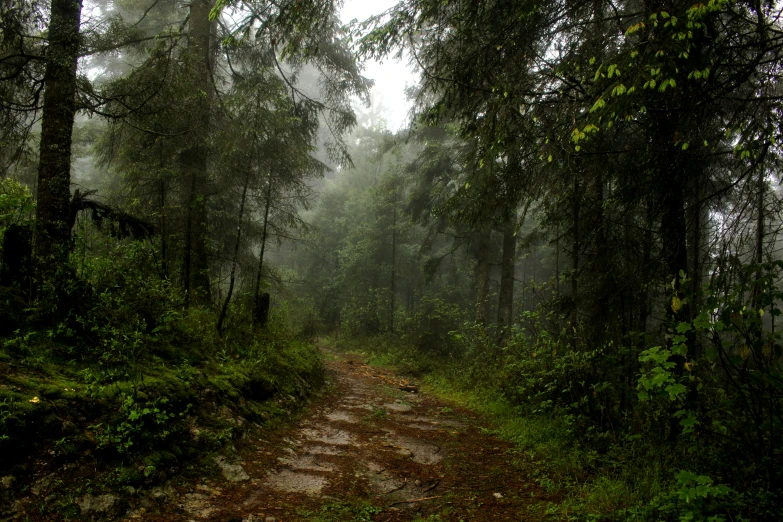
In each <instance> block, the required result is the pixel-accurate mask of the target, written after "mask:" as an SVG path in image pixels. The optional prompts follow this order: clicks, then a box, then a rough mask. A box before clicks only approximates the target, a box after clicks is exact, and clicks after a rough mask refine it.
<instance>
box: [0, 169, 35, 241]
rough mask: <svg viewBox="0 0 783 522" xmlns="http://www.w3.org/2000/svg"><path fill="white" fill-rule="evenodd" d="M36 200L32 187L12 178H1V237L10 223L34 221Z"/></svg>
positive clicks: (27, 223) (20, 223) (23, 223)
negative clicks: (31, 190)
mask: <svg viewBox="0 0 783 522" xmlns="http://www.w3.org/2000/svg"><path fill="white" fill-rule="evenodd" d="M34 211H35V201H34V200H33V195H32V192H30V189H29V188H28V187H27V186H26V185H23V184H22V183H20V182H18V181H17V180H15V179H12V178H5V177H4V178H0V237H2V236H3V234H4V232H5V229H6V228H8V227H9V226H10V225H27V226H29V225H30V224H31V223H32V216H33V212H34Z"/></svg>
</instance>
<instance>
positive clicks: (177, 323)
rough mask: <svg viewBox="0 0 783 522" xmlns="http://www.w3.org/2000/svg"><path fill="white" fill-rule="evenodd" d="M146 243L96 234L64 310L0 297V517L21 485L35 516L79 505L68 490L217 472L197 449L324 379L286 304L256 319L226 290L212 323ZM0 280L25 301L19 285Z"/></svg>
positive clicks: (205, 449) (268, 414)
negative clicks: (228, 302)
mask: <svg viewBox="0 0 783 522" xmlns="http://www.w3.org/2000/svg"><path fill="white" fill-rule="evenodd" d="M99 250H100V249H99ZM154 255H155V252H154V251H152V250H151V249H150V248H149V246H148V245H145V244H143V243H142V242H136V241H130V240H125V241H108V240H107V241H106V243H105V245H104V246H103V251H102V253H101V255H93V256H90V257H88V258H85V259H73V260H72V261H73V262H72V264H71V267H72V272H71V277H72V278H73V284H72V285H70V287H69V288H68V289H67V291H68V292H70V293H69V295H66V296H65V297H64V298H65V299H66V300H68V299H70V300H71V301H72V302H75V303H78V306H74V307H72V308H71V309H70V311H69V312H68V313H67V314H65V315H62V314H56V313H53V312H52V310H51V303H49V304H47V303H44V302H41V301H40V300H36V301H34V302H33V304H32V306H19V305H17V304H15V302H14V301H6V305H8V303H11V305H10V306H9V307H8V308H7V309H5V310H3V313H5V314H6V315H7V316H9V317H12V319H13V320H12V321H9V322H5V323H4V324H3V327H7V326H8V325H9V324H13V325H15V326H14V328H13V329H11V330H6V331H5V332H2V333H3V335H0V477H3V480H4V484H5V485H7V486H8V487H5V486H4V488H3V491H2V495H0V517H2V516H4V515H13V514H14V511H13V509H12V505H13V501H14V499H15V498H19V497H20V496H25V495H29V491H30V488H37V491H38V495H37V498H46V499H47V501H46V502H43V503H42V504H41V505H40V506H39V508H38V511H39V512H40V513H39V514H40V515H41V516H42V517H44V519H60V518H68V517H70V516H72V515H74V514H76V513H78V509H77V508H76V505H75V503H74V502H75V497H76V496H77V495H78V494H81V495H83V494H101V493H105V492H114V493H123V492H131V493H133V492H138V490H140V489H141V490H144V489H147V490H149V489H150V488H152V487H155V486H156V485H160V484H163V483H164V482H167V481H169V480H170V479H172V478H176V477H181V476H183V475H184V476H187V475H188V474H189V473H196V472H197V471H198V472H200V473H201V472H203V471H199V470H200V465H199V462H202V461H203V462H204V463H207V464H208V466H211V467H208V468H207V469H211V470H212V471H211V472H216V469H215V467H214V464H213V463H212V460H211V459H209V458H207V457H210V456H211V455H213V454H214V453H216V452H225V451H234V450H233V443H234V442H235V441H238V440H239V439H240V438H241V437H242V436H243V435H245V434H246V433H247V432H248V431H249V430H254V429H259V428H267V427H271V426H275V425H276V424H278V423H280V422H282V421H284V420H286V419H288V418H289V417H290V415H291V414H292V413H293V411H294V410H295V409H297V408H299V407H300V405H301V403H302V402H303V401H304V400H305V399H306V398H307V397H308V396H310V395H311V394H312V393H313V392H314V391H315V390H316V389H317V388H318V387H319V386H320V385H321V383H322V382H323V377H324V374H323V366H322V361H321V359H320V356H319V354H318V352H317V350H316V349H315V347H314V346H313V345H312V343H310V342H309V341H305V340H302V339H301V338H300V337H299V334H298V332H297V330H296V329H295V328H294V327H293V326H292V324H291V321H290V320H289V311H288V310H287V308H286V306H285V305H279V306H276V307H273V309H272V311H271V315H270V318H269V322H268V323H267V325H266V326H265V327H264V328H259V327H256V326H253V321H252V318H251V314H250V312H249V311H248V310H247V309H245V308H244V307H243V303H245V302H246V301H247V300H238V301H237V304H235V305H234V306H233V307H232V308H231V309H230V313H229V315H228V322H227V328H225V329H224V331H223V332H222V335H219V334H218V332H217V329H216V322H217V314H216V312H215V310H214V309H213V308H212V307H204V306H196V305H191V306H184V305H183V302H184V300H183V296H182V295H181V293H180V292H179V291H178V290H176V289H175V288H174V287H173V286H172V285H170V284H169V283H168V281H167V280H165V279H161V278H159V277H153V276H152V275H151V274H150V273H149V267H151V266H155V263H154V260H153V259H152V257H153V256H154ZM3 290H4V291H5V292H6V294H16V295H17V296H19V299H17V302H22V301H23V299H22V297H23V296H22V295H21V293H22V289H20V288H13V287H6V288H3ZM62 470H69V471H68V472H67V475H68V478H69V479H68V480H60V477H61V475H62V474H63V471H62ZM49 476H51V477H53V478H52V479H49V478H47V477H49ZM41 477H43V478H41ZM9 510H10V511H9Z"/></svg>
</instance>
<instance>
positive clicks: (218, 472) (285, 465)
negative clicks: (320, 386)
mask: <svg viewBox="0 0 783 522" xmlns="http://www.w3.org/2000/svg"><path fill="white" fill-rule="evenodd" d="M326 356H327V359H328V361H327V363H326V364H327V368H328V371H329V375H330V379H331V381H332V390H331V391H330V392H329V393H327V394H325V395H324V396H323V397H321V398H320V399H318V400H316V401H315V402H314V403H313V404H312V405H311V407H309V409H308V410H307V411H305V412H304V413H303V414H302V415H301V416H300V417H299V420H298V421H297V422H295V423H294V424H292V425H290V426H288V427H286V428H283V429H279V430H276V431H274V432H272V433H270V434H267V435H265V436H263V438H261V437H257V436H255V437H252V439H249V438H246V439H245V441H244V442H243V444H242V445H240V447H239V450H237V451H229V452H226V453H225V455H226V456H219V457H216V458H215V460H214V463H215V466H216V468H215V473H214V474H213V475H212V478H209V477H207V476H205V477H203V478H202V479H201V480H198V481H195V482H193V481H189V480H188V481H186V480H183V481H180V482H179V483H177V481H174V482H173V483H172V484H173V485H171V486H169V487H167V488H158V489H156V490H153V491H151V492H146V493H145V495H144V496H143V497H139V498H136V499H133V498H131V499H127V501H126V499H117V498H115V497H113V496H111V495H100V496H89V495H87V496H83V497H81V498H77V499H76V500H75V501H76V503H77V504H78V505H79V508H80V511H81V515H82V516H83V517H85V518H87V519H93V520H103V519H108V518H113V519H114V518H115V516H118V518H120V519H124V520H149V521H191V520H192V521H222V522H260V521H264V522H272V521H294V520H316V521H324V522H328V521H334V522H338V521H339V522H349V521H375V522H391V521H414V520H422V521H425V520H454V521H461V520H464V521H469V520H470V521H503V520H509V521H510V520H514V521H520V520H537V519H540V518H541V511H542V506H544V505H545V504H544V503H545V502H546V501H547V500H549V499H547V498H546V494H545V493H544V492H543V491H542V490H541V489H540V488H538V487H537V486H536V485H535V483H534V482H533V481H532V480H531V479H530V477H529V476H527V475H526V474H525V473H524V471H523V468H520V466H519V465H517V464H515V460H516V457H515V454H514V453H513V452H512V450H511V446H510V444H509V443H507V442H504V441H502V440H499V439H497V438H495V437H493V436H491V435H490V434H488V432H487V430H486V429H485V428H484V426H486V422H484V421H483V420H482V419H481V418H480V417H478V416H477V415H475V414H474V413H472V412H470V411H467V410H464V409H461V408H459V407H457V406H455V405H453V404H449V403H447V402H444V401H442V400H439V399H437V398H435V397H432V396H430V395H428V394H426V393H422V392H421V391H420V390H419V389H418V386H417V385H416V384H415V383H411V382H409V381H406V380H403V379H401V378H399V377H397V376H394V375H390V374H388V372H385V371H382V370H378V369H375V368H372V367H370V366H368V365H366V364H365V363H364V362H363V361H362V360H361V358H359V357H358V356H353V355H343V354H334V353H327V354H326ZM127 506H131V508H130V509H128V507H127ZM120 513H124V515H120Z"/></svg>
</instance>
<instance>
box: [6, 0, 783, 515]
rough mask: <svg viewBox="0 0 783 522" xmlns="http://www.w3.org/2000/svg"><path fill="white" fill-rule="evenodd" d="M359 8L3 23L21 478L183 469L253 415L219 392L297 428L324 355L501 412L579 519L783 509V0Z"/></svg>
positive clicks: (165, 12) (526, 462)
mask: <svg viewBox="0 0 783 522" xmlns="http://www.w3.org/2000/svg"><path fill="white" fill-rule="evenodd" d="M338 8H339V5H337V4H336V3H335V2H333V1H330V0H304V1H303V0H280V1H275V2H268V1H264V0H258V1H256V0H244V1H233V0H217V2H213V1H211V0H209V1H207V0H195V1H194V2H192V3H182V2H175V1H172V0H151V1H143V0H118V1H114V2H103V1H89V2H81V1H80V0H52V1H51V3H49V2H41V1H32V2H22V3H19V2H10V3H9V2H6V3H4V4H3V5H2V6H0V13H1V14H2V36H0V134H1V136H2V138H1V140H2V141H0V143H2V148H1V149H0V169H1V170H2V179H0V232H1V233H2V234H3V238H4V239H3V245H2V261H3V264H2V272H1V273H0V336H2V340H1V341H0V342H2V348H1V349H0V374H2V375H0V382H1V383H2V388H0V451H1V452H2V456H0V465H2V466H3V469H6V468H7V469H9V470H14V471H13V473H14V474H15V475H19V476H24V473H25V470H26V468H25V459H26V458H27V456H29V455H33V454H34V453H35V452H36V451H40V450H42V448H44V446H45V444H44V442H43V441H45V440H48V439H47V437H48V438H49V439H55V438H56V439H57V440H59V441H61V442H59V446H58V449H57V450H56V452H57V455H58V458H61V459H65V460H67V459H69V458H76V457H75V456H76V455H81V454H82V453H83V452H84V451H87V450H89V451H95V452H97V455H98V456H99V460H100V462H101V463H102V465H104V466H105V470H106V473H108V474H110V476H111V477H112V479H111V480H112V481H114V482H111V481H110V482H111V483H116V484H118V485H128V484H140V483H145V481H165V480H166V478H167V473H168V474H169V475H170V474H171V473H173V472H172V471H171V470H172V469H179V468H177V466H181V467H184V462H185V461H186V460H187V457H188V456H189V455H192V454H193V453H194V452H198V451H199V449H198V448H202V449H203V450H205V451H208V450H209V449H210V448H215V447H219V446H220V445H222V444H225V443H227V441H230V440H232V438H234V437H236V436H237V434H238V433H240V432H241V431H242V430H241V429H240V427H238V426H236V425H231V423H229V422H228V421H227V420H226V419H222V420H221V418H220V415H219V414H217V413H216V411H219V408H218V406H217V405H218V404H220V401H213V402H212V403H210V401H203V400H202V399H201V398H200V396H198V397H197V395H198V394H196V393H195V392H194V391H193V390H194V389H196V388H197V387H198V385H203V386H206V385H207V384H208V385H209V387H210V389H215V390H217V393H218V394H219V395H220V396H221V397H223V398H224V399H225V400H224V402H226V403H228V402H230V399H231V398H233V399H237V398H239V397H242V398H243V400H242V401H241V402H240V403H238V404H241V405H240V406H236V408H238V409H239V410H241V413H242V415H243V417H244V418H247V419H250V420H251V421H258V422H259V423H271V422H274V419H278V418H279V416H280V415H281V411H285V410H286V408H289V407H293V406H291V405H287V404H286V402H285V401H282V402H281V401H278V402H275V403H273V404H272V403H270V402H269V401H268V399H269V398H270V397H289V398H290V399H291V401H295V400H296V399H295V398H296V397H305V396H307V395H308V394H309V393H311V390H312V389H314V388H315V387H317V385H318V384H319V383H320V381H321V380H322V370H321V366H320V363H319V361H318V355H317V353H316V350H315V348H314V346H313V343H312V340H313V339H315V338H321V339H322V342H328V343H336V344H337V345H338V346H341V347H343V348H345V349H353V350H361V351H365V352H367V353H371V354H372V356H373V357H375V359H376V361H377V362H381V363H384V364H392V365H395V366H397V367H398V368H400V369H401V370H403V371H406V372H410V373H413V374H416V375H418V376H420V377H422V378H423V379H425V382H427V383H428V385H429V386H431V387H432V388H433V389H436V390H439V391H440V393H444V394H449V395H451V396H452V397H455V398H458V399H459V400H463V401H466V402H469V403H472V404H473V405H474V406H475V407H477V408H479V409H483V410H484V411H486V412H489V413H490V414H492V415H494V416H495V418H496V420H497V422H498V425H499V426H500V428H499V430H500V432H501V433H503V434H504V436H506V437H509V438H511V439H513V440H514V441H515V442H516V443H517V445H518V446H519V448H520V453H519V455H520V462H519V466H520V467H522V468H526V469H528V468H531V467H532V469H535V473H534V475H535V476H536V477H537V480H538V481H539V483H540V484H541V485H542V486H544V487H546V488H548V489H550V490H551V491H555V492H558V494H559V495H561V497H562V499H563V500H562V501H561V502H559V503H553V504H552V506H551V509H550V511H551V512H550V513H549V514H550V515H552V516H556V517H561V518H569V519H575V520H595V519H602V518H604V519H613V520H625V519H628V520H778V519H780V517H781V516H783V515H782V513H781V509H783V508H782V507H781V506H783V499H782V498H781V494H783V491H781V484H783V476H781V473H782V472H783V471H782V470H783V447H781V443H783V439H782V438H781V430H783V424H782V423H781V420H783V419H782V418H781V400H782V399H783V381H782V380H781V362H782V361H783V346H782V345H781V340H780V332H779V330H780V326H779V325H777V324H776V323H777V322H779V320H778V319H777V317H779V316H780V314H781V310H780V306H781V298H783V287H781V276H782V275H783V274H782V272H781V271H782V270H783V258H781V255H780V249H781V246H780V245H779V243H778V241H777V240H778V235H779V233H780V230H781V223H783V221H782V220H781V216H780V213H781V208H782V205H781V203H782V201H781V188H780V181H781V178H780V173H779V169H780V160H781V149H780V145H779V142H780V140H781V136H782V135H783V113H781V110H780V103H781V100H783V92H781V87H780V86H779V79H780V76H781V74H782V73H783V69H781V67H782V66H783V26H782V25H781V20H780V15H781V12H780V8H779V6H777V5H776V4H775V3H774V2H772V1H764V0H758V1H755V0H754V1H751V0H747V1H730V0H708V1H705V2H695V3H694V1H693V0H690V1H679V0H628V1H604V0H593V1H585V2H572V1H551V2H543V3H542V2H533V1H527V0H521V1H519V0H516V1H512V0H492V1H485V2H474V1H467V0H453V1H452V0H449V1H441V0H404V1H402V2H401V3H399V4H398V5H397V6H396V7H395V8H393V9H391V10H390V11H388V12H386V13H383V14H381V15H378V16H377V17H374V18H372V19H370V20H367V21H365V22H361V23H360V22H356V21H354V22H353V23H351V24H348V25H346V24H344V23H343V22H342V21H340V19H339V9H338ZM394 55H398V56H405V57H407V58H408V59H410V60H411V62H412V64H414V65H415V66H416V67H417V70H418V71H419V74H420V76H419V81H418V83H417V84H416V85H415V86H413V87H411V88H410V89H409V93H408V94H409V96H410V99H411V100H412V101H413V103H414V105H413V110H412V114H411V119H410V126H409V128H407V129H405V130H403V131H399V132H391V131H389V130H388V129H387V128H386V126H385V124H384V122H383V120H382V118H379V117H378V115H377V114H374V113H372V111H369V112H368V111H367V109H359V112H360V114H359V116H357V114H356V113H355V110H354V106H357V105H359V102H365V103H368V102H369V99H368V96H369V89H370V87H371V82H370V81H368V80H367V79H365V78H364V77H363V76H362V65H361V64H362V61H363V60H365V59H368V58H377V59H388V58H389V57H391V56H394ZM362 110H364V112H362ZM199 383H200V384H199ZM205 383H206V384H205ZM203 386H202V387H203ZM30 390H35V391H36V395H35V396H33V397H31V396H30V395H31V393H29V391H30ZM63 390H65V392H63ZM68 390H71V392H69V391H68ZM69 393H72V395H70V396H69V395H68V394H69ZM244 398H247V399H248V400H247V401H244ZM286 400H287V399H286ZM215 408H218V409H217V410H216V409H215ZM65 409H76V410H78V411H79V412H80V413H79V414H78V415H75V414H71V413H63V411H64V410H65ZM64 416H65V417H68V419H67V420H68V422H69V423H71V424H72V425H73V424H74V422H73V421H72V420H71V418H72V417H73V418H77V417H78V418H81V419H83V420H81V421H79V422H81V423H82V424H85V425H87V424H89V428H90V429H89V430H87V431H86V432H85V431H84V430H82V429H76V428H71V427H67V428H66V427H64V426H66V424H65V423H64V421H63V418H64ZM194 419H195V420H194ZM194 422H198V423H199V424H200V425H201V426H202V428H203V429H202V431H201V433H203V434H204V435H202V436H201V438H200V439H199V442H198V443H192V444H188V445H183V443H181V442H180V440H179V439H180V438H181V437H179V436H178V434H183V433H186V432H187V431H188V429H190V428H192V426H193V423H194ZM41 426H43V428H41ZM191 431H192V430H191ZM85 433H87V434H85ZM206 434H208V435H206ZM61 437H64V438H61ZM183 446H184V447H183ZM194 448H195V449H194ZM172 466H173V467H172ZM139 469H141V471H138V470H139ZM164 469H165V470H169V471H168V472H167V471H164ZM52 509H61V510H67V509H68V505H67V503H64V504H63V505H62V506H60V507H58V508H56V507H53V508H52Z"/></svg>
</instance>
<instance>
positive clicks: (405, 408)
mask: <svg viewBox="0 0 783 522" xmlns="http://www.w3.org/2000/svg"><path fill="white" fill-rule="evenodd" d="M383 407H384V409H387V410H389V411H393V412H396V413H410V412H411V411H413V407H412V406H411V405H409V404H405V403H402V402H399V401H397V402H393V403H391V404H384V405H383Z"/></svg>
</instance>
